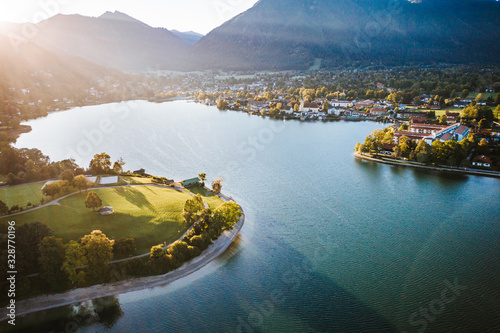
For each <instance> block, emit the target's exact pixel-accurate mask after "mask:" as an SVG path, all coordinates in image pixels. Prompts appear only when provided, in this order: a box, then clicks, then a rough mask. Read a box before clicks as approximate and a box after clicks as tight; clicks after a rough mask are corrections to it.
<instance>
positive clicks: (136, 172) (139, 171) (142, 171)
mask: <svg viewBox="0 0 500 333" xmlns="http://www.w3.org/2000/svg"><path fill="white" fill-rule="evenodd" d="M133 173H134V174H136V175H145V174H146V170H144V169H139V170H135V171H134V172H133Z"/></svg>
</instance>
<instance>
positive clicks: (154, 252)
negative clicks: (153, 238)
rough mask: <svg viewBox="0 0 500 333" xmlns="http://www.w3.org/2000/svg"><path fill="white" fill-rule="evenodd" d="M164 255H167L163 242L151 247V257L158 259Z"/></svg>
mask: <svg viewBox="0 0 500 333" xmlns="http://www.w3.org/2000/svg"><path fill="white" fill-rule="evenodd" d="M164 255H165V251H164V250H163V245H162V244H159V245H155V246H153V247H151V254H150V255H149V257H150V258H153V259H158V258H160V257H162V256H164Z"/></svg>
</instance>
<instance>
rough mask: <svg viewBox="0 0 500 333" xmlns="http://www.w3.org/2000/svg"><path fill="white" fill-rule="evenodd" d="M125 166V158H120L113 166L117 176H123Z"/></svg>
mask: <svg viewBox="0 0 500 333" xmlns="http://www.w3.org/2000/svg"><path fill="white" fill-rule="evenodd" d="M124 165H125V162H124V161H123V158H121V157H120V158H119V159H118V160H117V161H116V162H115V163H114V164H113V172H114V173H116V174H118V175H119V174H121V173H122V172H123V166H124Z"/></svg>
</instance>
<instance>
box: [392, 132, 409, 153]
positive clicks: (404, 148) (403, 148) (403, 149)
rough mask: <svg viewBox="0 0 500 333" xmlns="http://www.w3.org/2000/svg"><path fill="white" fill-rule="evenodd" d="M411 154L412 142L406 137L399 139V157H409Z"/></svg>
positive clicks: (397, 148) (396, 150) (396, 149)
mask: <svg viewBox="0 0 500 333" xmlns="http://www.w3.org/2000/svg"><path fill="white" fill-rule="evenodd" d="M410 152H411V140H410V138H409V137H407V136H406V135H403V136H402V137H401V138H399V144H398V145H397V146H396V147H395V153H396V156H397V157H409V155H410Z"/></svg>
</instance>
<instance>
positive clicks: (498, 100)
mask: <svg viewBox="0 0 500 333" xmlns="http://www.w3.org/2000/svg"><path fill="white" fill-rule="evenodd" d="M493 103H494V104H495V105H496V106H498V105H500V94H497V95H496V96H495V101H494V102H493Z"/></svg>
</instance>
